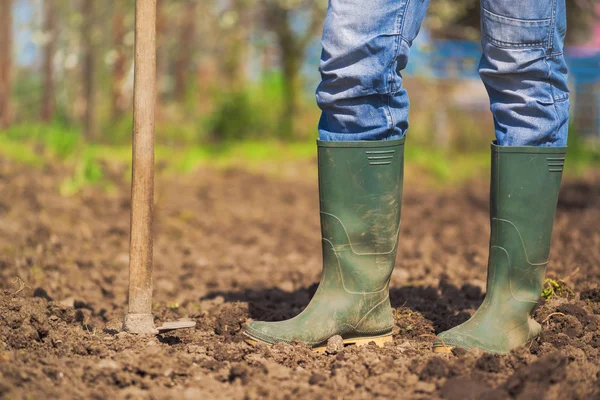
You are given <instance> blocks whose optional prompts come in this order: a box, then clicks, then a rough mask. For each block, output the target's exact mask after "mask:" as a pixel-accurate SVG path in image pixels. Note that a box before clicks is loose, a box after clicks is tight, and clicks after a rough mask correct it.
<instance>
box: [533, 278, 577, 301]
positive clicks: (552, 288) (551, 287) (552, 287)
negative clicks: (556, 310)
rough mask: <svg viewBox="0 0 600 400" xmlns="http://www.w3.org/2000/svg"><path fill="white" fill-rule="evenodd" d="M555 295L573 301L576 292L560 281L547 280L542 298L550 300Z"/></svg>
mask: <svg viewBox="0 0 600 400" xmlns="http://www.w3.org/2000/svg"><path fill="white" fill-rule="evenodd" d="M554 295H557V296H558V297H564V298H567V299H572V298H574V297H575V292H574V291H573V289H571V288H570V287H569V286H568V285H567V284H566V283H565V282H564V281H562V280H560V279H550V278H548V279H546V280H544V286H543V289H542V294H541V296H542V297H543V298H545V299H546V300H550V299H551V298H552V297H553V296H554Z"/></svg>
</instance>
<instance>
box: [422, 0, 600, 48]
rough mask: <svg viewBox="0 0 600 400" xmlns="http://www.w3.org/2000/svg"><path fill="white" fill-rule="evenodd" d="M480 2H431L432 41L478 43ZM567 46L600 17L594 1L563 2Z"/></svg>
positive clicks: (584, 34)
mask: <svg viewBox="0 0 600 400" xmlns="http://www.w3.org/2000/svg"><path fill="white" fill-rule="evenodd" d="M479 2H480V0H437V1H435V2H431V5H430V7H429V11H428V18H427V19H426V25H427V27H428V28H429V29H430V30H431V32H432V35H433V36H434V37H438V38H443V39H458V40H478V39H479V37H480V32H479V27H480V15H479V14H480V7H479ZM566 2H567V19H568V20H569V29H568V30H567V39H566V42H567V43H568V44H575V43H578V42H580V41H582V40H586V39H587V38H588V37H589V33H590V30H591V28H592V26H593V23H594V21H597V19H598V18H599V17H600V16H598V15H597V14H596V11H595V7H596V4H597V3H598V0H566Z"/></svg>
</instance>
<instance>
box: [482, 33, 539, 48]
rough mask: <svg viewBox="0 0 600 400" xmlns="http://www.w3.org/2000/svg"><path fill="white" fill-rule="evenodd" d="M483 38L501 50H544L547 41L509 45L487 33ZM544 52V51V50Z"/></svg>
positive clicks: (509, 43)
mask: <svg viewBox="0 0 600 400" xmlns="http://www.w3.org/2000/svg"><path fill="white" fill-rule="evenodd" d="M484 35H485V37H486V38H487V39H488V41H489V42H490V43H491V44H493V45H494V46H496V47H501V48H505V49H506V48H523V49H527V48H532V47H533V48H535V47H539V48H541V49H544V45H545V44H546V43H548V42H547V40H540V41H538V42H532V43H511V42H503V41H502V40H498V39H495V38H493V37H491V36H490V35H488V34H487V33H485V32H484ZM544 50H545V49H544Z"/></svg>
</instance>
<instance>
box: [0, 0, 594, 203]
mask: <svg viewBox="0 0 600 400" xmlns="http://www.w3.org/2000/svg"><path fill="white" fill-rule="evenodd" d="M134 3H135V2H134V1H125V0H105V1H94V0H0V154H3V155H4V156H5V157H11V158H14V159H18V160H19V161H23V162H27V163H31V164H40V163H44V162H47V161H48V160H49V159H50V160H53V161H64V163H65V165H70V168H72V170H73V172H72V174H73V177H72V178H71V179H70V180H69V181H68V182H65V184H64V185H63V186H62V189H61V190H62V191H63V192H64V193H66V194H68V193H72V192H76V191H77V190H78V189H79V187H80V186H81V185H83V184H86V183H88V182H92V183H93V182H95V181H101V180H102V179H103V177H104V176H105V175H106V171H105V169H106V167H105V166H104V163H106V162H107V160H108V161H110V160H113V161H116V162H123V163H127V162H129V161H128V160H129V158H130V142H131V131H132V91H133V45H134V32H133V28H134V7H135V4H134ZM567 4H568V25H569V30H568V35H567V59H568V64H569V68H570V87H571V90H572V92H573V95H572V109H571V113H572V119H571V130H570V143H569V145H570V152H571V157H570V159H569V169H568V171H571V172H573V173H577V172H578V171H581V170H582V169H585V167H586V166H589V165H590V164H594V163H598V162H600V155H599V152H598V148H599V143H600V2H598V1H597V0H567ZM326 9H327V0H158V10H157V12H158V17H157V42H158V50H157V51H158V66H157V70H158V72H157V75H158V76H157V79H158V91H159V93H158V94H159V96H158V104H157V125H156V134H157V150H156V151H157V159H158V160H159V163H160V162H162V163H163V164H164V166H165V168H167V169H169V168H170V169H171V170H174V171H176V172H185V171H188V170H190V169H193V168H195V167H196V166H198V165H200V164H201V163H202V162H206V161H210V162H222V163H225V164H228V163H232V162H236V161H237V162H240V161H243V162H244V163H246V162H253V161H260V160H265V159H268V160H282V159H285V160H289V159H303V158H305V159H310V158H314V154H315V148H314V147H315V146H314V139H315V138H316V136H317V130H316V126H317V121H318V118H319V110H318V108H317V106H316V104H315V100H314V93H315V89H316V86H317V84H318V81H319V74H318V70H317V68H318V62H319V56H320V43H319V42H320V35H321V32H322V24H323V20H324V17H325V13H326ZM479 57H480V45H479V2H478V1H476V0H432V3H431V6H430V10H429V14H428V17H427V19H426V21H425V24H424V27H423V29H422V31H421V33H420V36H419V38H418V39H417V41H416V42H415V44H414V47H413V51H412V58H411V60H410V62H409V66H408V68H407V70H406V71H405V74H404V76H405V80H404V85H405V86H406V87H407V88H408V91H409V94H410V96H411V112H410V122H411V128H410V130H409V136H410V141H411V146H409V147H408V148H407V151H408V154H407V159H408V162H409V163H412V164H414V165H417V166H420V167H421V168H422V169H423V170H426V171H428V172H430V173H431V174H432V175H433V176H434V178H435V179H436V180H439V181H444V180H449V179H450V180H451V179H457V177H458V178H460V177H463V176H471V175H472V174H473V173H475V172H474V171H478V170H482V171H484V170H485V166H486V165H487V162H488V143H489V141H490V140H491V139H492V138H493V124H492V119H491V114H490V112H489V103H488V98H487V95H486V92H485V89H484V87H483V85H482V84H481V82H480V81H479V78H478V76H477V63H478V60H479ZM450 165H451V166H452V168H450V167H449V166H450ZM479 167H481V168H479ZM159 169H160V168H159Z"/></svg>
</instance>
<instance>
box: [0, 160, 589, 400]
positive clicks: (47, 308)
mask: <svg viewBox="0 0 600 400" xmlns="http://www.w3.org/2000/svg"><path fill="white" fill-rule="evenodd" d="M311 168H313V170H314V167H313V166H312V165H307V166H306V170H309V169H311ZM108 169H109V171H111V172H110V174H112V175H113V177H114V179H115V181H116V184H115V187H114V188H113V190H111V191H109V192H108V193H107V192H106V191H102V190H99V189H94V188H88V189H85V190H84V191H83V192H82V193H80V194H77V195H75V196H73V197H61V196H60V195H59V194H58V190H57V187H58V185H59V183H60V182H61V180H62V179H64V177H65V174H64V172H63V171H61V170H60V169H54V168H52V167H46V169H44V170H34V169H29V168H26V167H23V166H18V165H15V164H13V163H11V162H8V161H6V160H1V161H0V193H1V194H2V195H1V196H0V290H1V291H2V294H1V295H0V398H8V399H13V398H15V399H21V398H27V399H37V398H39V399H44V398H68V399H79V398H95V399H104V398H111V399H112V398H131V399H137V398H142V399H143V398H148V399H163V398H178V399H205V398H206V399H211V398H232V399H238V398H239V399H242V398H244V399H254V398H275V399H279V398H282V399H295V398H311V399H313V398H314V399H320V398H323V399H326V398H336V399H337V398H352V399H363V398H375V397H379V398H411V399H412V398H415V399H417V398H422V399H430V398H447V399H467V398H473V399H479V398H485V399H486V400H492V399H505V398H506V399H508V398H519V399H542V398H543V399H584V398H585V399H589V398H600V379H599V378H598V376H600V375H599V371H600V331H599V330H598V324H599V323H600V317H599V315H598V314H600V289H598V287H599V286H600V268H599V265H600V228H599V222H600V180H599V179H598V174H596V175H592V176H590V177H588V178H579V179H575V180H574V179H566V180H565V183H564V186H563V191H562V194H561V198H560V204H559V209H558V215H557V218H556V223H555V230H554V237H553V249H552V254H551V261H550V266H549V272H548V274H549V276H550V277H554V278H555V279H558V280H561V281H559V282H558V287H556V288H555V294H554V295H553V296H552V297H551V298H550V300H549V301H540V305H539V307H538V308H537V311H536V319H537V320H538V321H539V322H541V323H542V325H543V332H542V334H541V336H540V337H539V338H538V339H537V340H535V341H534V342H532V343H530V344H528V345H527V346H524V347H522V348H519V349H516V350H515V351H513V352H512V353H511V354H510V355H505V356H497V355H490V354H484V353H482V352H481V351H477V350H474V351H464V350H460V349H457V350H454V351H453V353H452V354H448V355H434V354H433V353H432V352H431V345H432V342H433V339H434V336H435V334H436V333H439V332H441V331H443V330H445V329H447V328H449V327H452V326H454V325H456V324H458V323H460V322H462V321H464V320H466V319H467V318H468V317H469V315H471V314H472V313H473V312H474V310H475V309H476V308H477V306H478V305H479V304H480V303H481V301H482V299H483V293H484V289H485V276H486V261H487V244H488V234H489V221H488V218H489V217H488V199H487V196H488V188H487V184H486V183H485V182H483V181H477V182H471V183H469V184H467V185H463V186H461V187H459V188H446V189H444V190H432V189H426V188H422V187H419V186H418V185H415V184H414V183H413V182H414V179H413V180H412V181H411V180H410V179H409V180H408V182H409V183H408V184H407V185H406V188H405V198H404V202H403V204H404V206H403V215H402V229H401V238H400V246H399V254H398V259H397V268H396V270H395V271H394V274H393V277H392V285H391V286H392V290H391V296H392V305H393V307H394V313H395V321H396V326H395V328H394V342H393V343H391V344H388V345H386V347H384V348H377V347H375V346H373V345H369V346H365V347H360V348H357V347H346V348H344V349H342V350H339V351H332V352H330V353H325V354H316V353H313V352H312V351H311V350H309V349H308V348H306V347H304V346H303V345H301V344H294V345H287V344H277V345H275V346H272V347H267V346H258V347H251V346H249V345H248V344H246V343H245V342H244V340H243V337H242V335H241V330H242V329H243V327H244V326H245V325H246V324H247V322H248V321H249V320H251V319H262V320H265V319H266V320H280V319H283V318H289V317H292V316H294V315H295V314H297V313H298V312H300V311H301V310H302V308H303V307H304V306H306V304H307V303H308V301H309V299H310V297H311V295H312V294H313V293H314V291H315V290H316V282H317V281H318V278H319V274H320V268H321V265H320V261H321V260H320V257H321V248H320V246H321V243H320V242H321V241H320V231H319V219H318V218H319V215H318V199H317V185H316V182H315V181H313V179H312V177H313V175H314V174H312V173H311V174H312V175H311V176H310V177H309V178H306V177H305V178H303V179H289V178H286V179H282V178H268V177H265V176H259V175H253V174H250V173H247V172H243V171H241V170H228V171H217V170H205V171H202V172H198V173H195V174H192V175H188V176H185V177H181V178H173V177H169V178H161V179H159V180H158V182H157V194H156V221H155V263H154V265H155V279H154V287H155V308H154V314H155V316H156V317H157V324H159V323H160V322H162V321H168V320H176V319H178V318H190V319H192V320H194V321H196V322H197V326H196V328H195V329H192V330H187V331H177V332H173V333H168V334H164V335H159V336H156V337H154V336H153V337H139V336H134V335H131V334H127V333H123V332H120V330H121V322H120V321H121V319H122V317H123V313H124V310H125V308H126V301H127V282H128V268H127V267H128V253H127V251H128V235H129V189H128V183H127V182H126V181H124V180H123V179H122V177H123V176H125V172H124V170H123V168H117V167H114V168H112V169H111V168H110V166H108ZM300 170H303V168H300Z"/></svg>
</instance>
